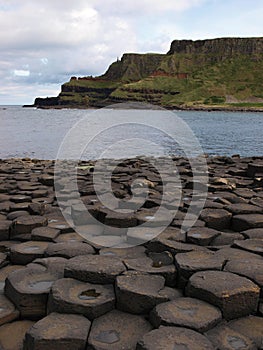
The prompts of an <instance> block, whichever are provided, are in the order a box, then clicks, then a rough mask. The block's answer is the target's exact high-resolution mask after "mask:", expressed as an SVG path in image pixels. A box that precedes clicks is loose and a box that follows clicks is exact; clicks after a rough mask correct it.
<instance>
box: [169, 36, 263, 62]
mask: <svg viewBox="0 0 263 350" xmlns="http://www.w3.org/2000/svg"><path fill="white" fill-rule="evenodd" d="M178 53H182V54H190V55H193V54H207V55H210V56H211V55H214V56H215V57H216V58H217V60H218V61H219V60H223V59H226V58H233V57H235V56H236V55H248V56H254V57H255V58H256V57H257V55H261V54H263V38H219V39H209V40H196V41H193V40H174V41H173V42H172V43H171V47H170V50H169V51H168V53H167V54H168V55H173V54H178Z"/></svg>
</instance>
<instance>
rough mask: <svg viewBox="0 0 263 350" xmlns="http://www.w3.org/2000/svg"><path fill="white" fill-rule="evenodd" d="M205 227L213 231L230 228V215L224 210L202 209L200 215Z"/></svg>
mask: <svg viewBox="0 0 263 350" xmlns="http://www.w3.org/2000/svg"><path fill="white" fill-rule="evenodd" d="M200 217H201V219H202V220H203V221H205V223H206V225H207V226H208V227H210V228H213V229H215V230H224V229H227V228H229V227H230V222H231V218H232V214H231V213H229V212H228V211H226V210H224V209H209V208H208V209H203V210H202V212H201V215H200Z"/></svg>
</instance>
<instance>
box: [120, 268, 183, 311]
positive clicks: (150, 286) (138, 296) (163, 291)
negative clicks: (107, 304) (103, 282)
mask: <svg viewBox="0 0 263 350" xmlns="http://www.w3.org/2000/svg"><path fill="white" fill-rule="evenodd" d="M164 284H165V279H164V278H163V277H162V276H155V275H149V274H145V273H140V272H135V271H131V272H127V273H125V274H123V275H121V276H118V277H117V279H116V297H117V308H118V309H119V310H122V311H126V312H129V313H132V314H146V313H148V312H149V311H150V310H151V309H152V308H153V307H154V306H155V305H157V304H159V303H162V302H165V301H168V300H172V299H173V298H176V297H180V296H181V293H179V291H177V290H176V289H172V288H167V287H165V286H164Z"/></svg>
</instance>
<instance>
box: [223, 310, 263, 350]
mask: <svg viewBox="0 0 263 350" xmlns="http://www.w3.org/2000/svg"><path fill="white" fill-rule="evenodd" d="M228 326H229V327H230V328H232V329H234V330H235V331H237V332H239V333H241V334H243V335H244V336H246V337H248V338H249V339H251V340H252V341H253V342H254V343H255V344H256V346H257V347H258V349H260V350H261V349H262V345H263V318H262V317H257V316H248V317H243V318H240V319H238V320H233V321H231V322H229V323H228Z"/></svg>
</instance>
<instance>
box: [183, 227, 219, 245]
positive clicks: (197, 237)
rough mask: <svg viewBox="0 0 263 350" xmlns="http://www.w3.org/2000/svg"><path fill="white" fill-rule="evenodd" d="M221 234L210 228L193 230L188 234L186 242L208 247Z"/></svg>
mask: <svg viewBox="0 0 263 350" xmlns="http://www.w3.org/2000/svg"><path fill="white" fill-rule="evenodd" d="M220 234H221V233H220V232H219V231H216V230H214V229H212V228H208V227H201V228H192V229H190V230H189V231H188V232H187V233H186V241H187V242H188V243H193V244H198V245H201V246H207V245H209V244H211V243H212V241H213V240H214V239H215V238H216V237H218V236H220Z"/></svg>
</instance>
